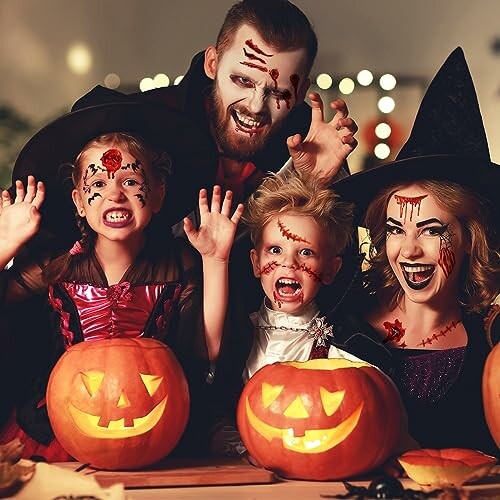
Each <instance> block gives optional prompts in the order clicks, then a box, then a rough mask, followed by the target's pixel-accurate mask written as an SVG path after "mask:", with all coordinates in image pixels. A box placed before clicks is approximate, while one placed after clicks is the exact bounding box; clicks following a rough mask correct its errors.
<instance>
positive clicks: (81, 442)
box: [47, 338, 189, 470]
mask: <svg viewBox="0 0 500 500" xmlns="http://www.w3.org/2000/svg"><path fill="white" fill-rule="evenodd" d="M47 409H48V414H49V418H50V422H51V424H52V428H53V430H54V434H55V436H56V438H57V439H58V440H59V442H60V443H61V445H62V446H63V447H64V448H65V450H66V451H67V452H68V453H69V454H70V455H72V456H73V457H74V458H76V459H77V460H79V461H80V462H83V463H90V464H91V465H93V466H95V467H98V468H102V469H111V470H113V469H133V468H138V467H142V466H145V465H149V464H152V463H154V462H156V461H158V460H160V459H161V458H163V457H165V456H166V455H167V454H168V453H169V452H170V451H172V449H173V448H174V447H175V445H176V444H177V442H178V441H179V439H180V437H181V435H182V433H183V431H184V429H185V427H186V424H187V419H188V414H189V391H188V385H187V382H186V379H185V377H184V373H183V371H182V368H181V366H180V364H179V362H178V361H177V359H176V358H175V356H174V355H173V353H172V351H171V350H170V349H169V348H168V347H167V346H165V345H164V344H163V343H161V342H159V341H157V340H153V339H143V338H135V339H125V338H118V339H111V340H97V341H86V342H80V343H78V344H76V345H74V346H73V347H71V348H70V349H68V350H67V351H66V352H65V353H64V354H63V355H62V356H61V358H60V359H59V361H58V362H57V364H56V365H55V367H54V369H53V370H52V373H51V375H50V379H49V383H48V386H47Z"/></svg>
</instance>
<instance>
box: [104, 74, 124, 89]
mask: <svg viewBox="0 0 500 500" xmlns="http://www.w3.org/2000/svg"><path fill="white" fill-rule="evenodd" d="M120 83H121V80H120V77H119V76H118V75H117V74H116V73H109V74H107V75H106V76H105V77H104V85H106V87H108V89H117V88H118V87H119V86H120Z"/></svg>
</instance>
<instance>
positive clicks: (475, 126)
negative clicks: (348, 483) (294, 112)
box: [336, 49, 500, 453]
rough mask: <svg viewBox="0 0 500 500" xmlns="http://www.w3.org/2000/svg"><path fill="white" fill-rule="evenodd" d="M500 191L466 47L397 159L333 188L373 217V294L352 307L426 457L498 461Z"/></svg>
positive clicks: (441, 77) (369, 221)
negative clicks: (489, 385) (493, 410)
mask: <svg viewBox="0 0 500 500" xmlns="http://www.w3.org/2000/svg"><path fill="white" fill-rule="evenodd" d="M499 186H500V167H498V166H497V165H494V164H492V162H491V160H490V158H489V153H488V145H487V143H486V136H485V133H484V128H483V124H482V120H481V115H480V112H479V106H478V103H477V98H476V95H475V90H474V86H473V83H472V79H471V76H470V74H469V71H468V68H467V64H466V62H465V58H464V56H463V52H462V51H461V50H460V49H457V50H456V51H454V52H453V53H452V55H451V56H450V57H449V58H448V60H447V61H446V63H445V64H444V65H443V67H442V68H441V70H440V71H439V73H438V74H437V75H436V77H435V78H434V80H433V82H432V83H431V85H430V87H429V90H428V91H427V93H426V95H425V97H424V99H423V102H422V104H421V107H420V110H419V113H418V115H417V118H416V121H415V125H414V127H413V130H412V133H411V135H410V138H409V140H408V142H407V143H406V145H405V146H404V147H403V150H402V151H401V152H400V154H399V155H398V158H397V161H395V162H393V163H389V164H386V165H383V166H381V167H379V168H375V169H373V170H370V171H367V172H362V173H360V174H358V175H355V176H352V177H351V178H350V179H347V180H345V181H340V182H339V183H338V184H337V185H336V188H337V189H338V190H339V192H340V193H341V194H344V196H346V197H347V198H348V199H356V200H357V204H358V207H359V212H360V213H363V211H364V210H365V207H367V208H366V214H365V219H364V224H362V225H363V226H365V227H367V228H368V230H369V233H370V237H371V244H372V248H371V250H370V255H369V257H370V263H371V268H370V269H369V271H368V273H367V291H368V292H370V293H369V295H368V296H365V302H364V305H363V307H362V308H360V302H359V300H357V301H356V303H355V306H356V312H355V314H356V315H357V316H358V318H359V315H360V310H361V314H362V315H364V320H365V321H366V323H365V324H364V325H363V324H360V325H358V326H359V328H360V329H361V330H364V331H365V332H366V333H367V334H371V335H372V336H373V337H374V338H377V339H378V340H379V342H381V343H382V344H383V345H384V346H386V347H387V348H388V349H389V350H390V352H391V354H392V357H393V364H394V371H395V373H394V380H395V382H396V384H397V385H398V387H399V389H400V392H401V395H402V397H403V400H404V402H405V404H406V407H407V411H408V417H409V429H410V433H411V434H412V436H413V437H415V439H416V440H417V441H418V442H419V443H420V445H421V446H422V447H429V448H448V447H464V448H473V449H480V450H482V451H485V452H490V453H498V449H497V447H496V445H495V443H494V442H493V440H492V438H491V435H490V434H489V432H488V428H487V426H486V422H485V418H484V412H483V406H482V399H481V376H482V370H483V366H484V361H485V359H486V356H487V354H488V351H489V346H488V342H487V336H486V334H485V331H484V328H483V321H482V320H483V315H484V311H485V310H486V308H487V307H488V305H489V304H490V303H491V302H492V301H493V299H494V298H495V296H496V295H497V294H498V293H499V282H500V280H499V276H500V266H499V260H498V256H499V254H498V247H497V246H495V245H496V244H495V237H494V226H493V224H490V223H489V217H490V216H491V215H492V214H493V211H494V209H495V207H498V202H497V201H496V202H495V201H494V200H495V199H496V197H497V196H498V187H499ZM488 200H489V202H488ZM495 203H496V205H495ZM491 220H492V221H493V219H491ZM351 326H352V325H351Z"/></svg>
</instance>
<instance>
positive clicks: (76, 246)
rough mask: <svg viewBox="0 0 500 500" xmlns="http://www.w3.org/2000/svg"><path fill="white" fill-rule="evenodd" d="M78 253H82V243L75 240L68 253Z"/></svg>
mask: <svg viewBox="0 0 500 500" xmlns="http://www.w3.org/2000/svg"><path fill="white" fill-rule="evenodd" d="M80 253H83V247H82V244H81V243H80V242H79V241H75V244H74V245H73V246H72V247H71V248H70V250H69V254H70V255H78V254H80Z"/></svg>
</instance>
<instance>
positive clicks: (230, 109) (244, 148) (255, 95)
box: [210, 25, 308, 160]
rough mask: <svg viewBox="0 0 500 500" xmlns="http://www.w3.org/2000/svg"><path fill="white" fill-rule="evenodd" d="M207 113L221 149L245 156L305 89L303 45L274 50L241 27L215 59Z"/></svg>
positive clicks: (273, 128)
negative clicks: (292, 48) (298, 47)
mask: <svg viewBox="0 0 500 500" xmlns="http://www.w3.org/2000/svg"><path fill="white" fill-rule="evenodd" d="M216 66H217V69H216V71H215V74H214V78H215V82H214V86H213V90H212V94H211V99H210V108H211V109H210V117H211V124H212V129H213V131H214V134H215V136H216V140H217V143H218V145H219V147H220V148H221V150H222V151H223V153H224V154H225V155H226V156H228V157H231V158H234V159H238V160H249V159H251V158H252V156H254V155H255V154H256V153H257V152H259V151H260V150H262V148H263V147H264V145H265V144H266V142H267V141H268V140H269V139H270V137H271V136H272V135H273V134H274V133H275V132H276V131H277V130H279V128H280V127H281V126H282V124H283V121H284V120H285V118H286V117H287V115H288V113H289V112H290V111H291V109H292V108H293V107H294V106H295V105H296V104H297V103H299V102H302V99H303V94H305V91H306V90H307V86H308V80H307V75H306V74H305V67H306V51H305V49H300V50H294V51H290V52H278V51H276V50H275V49H273V48H272V47H270V46H268V45H267V44H266V43H265V42H264V41H263V40H262V39H261V37H260V35H259V34H258V32H257V31H256V30H255V29H253V28H251V27H249V26H246V25H245V26H242V27H241V28H240V29H239V30H238V31H237V32H236V34H235V36H234V38H233V42H232V44H231V45H230V46H229V47H228V48H227V49H226V50H225V51H224V52H223V53H222V55H221V56H220V58H218V60H217V65H216Z"/></svg>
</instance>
